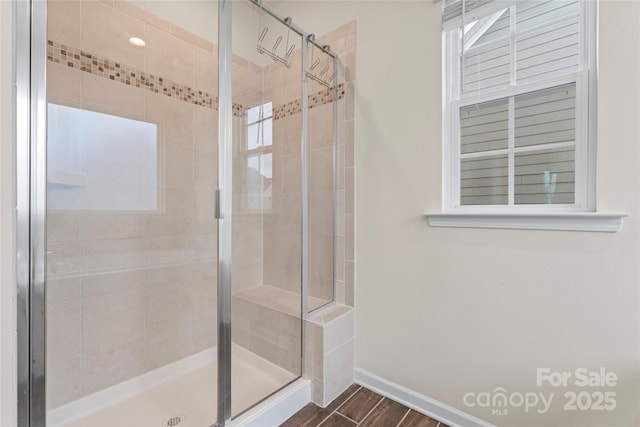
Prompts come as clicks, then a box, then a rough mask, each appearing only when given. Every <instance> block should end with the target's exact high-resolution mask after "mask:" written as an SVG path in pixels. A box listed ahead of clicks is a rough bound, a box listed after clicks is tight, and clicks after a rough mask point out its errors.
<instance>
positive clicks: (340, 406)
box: [316, 386, 362, 427]
mask: <svg viewBox="0 0 640 427" xmlns="http://www.w3.org/2000/svg"><path fill="white" fill-rule="evenodd" d="M360 390H362V386H359V387H358V389H357V390H356V391H354V392H353V393H351V394H350V395H349V397H347V398H346V399H345V400H344V402H342V403H341V404H340V405H338V407H337V408H336V409H334V410H333V412H331V413H330V414H329V415H327V416H326V417H324V418H323V419H322V420H321V421H320V422H319V423H318V424H316V427H319V426H320V425H321V424H322V423H323V422H325V421H327V419H328V418H329V417H330V416H331V415H333V414H335V413H338V409H340V408H342V406H343V405H344V404H345V403H347V402H348V401H349V399H351V398H352V397H353V396H355V394H356V393H357V392H359V391H360ZM340 415H342V414H340ZM354 422H355V421H354ZM356 424H358V423H356Z"/></svg>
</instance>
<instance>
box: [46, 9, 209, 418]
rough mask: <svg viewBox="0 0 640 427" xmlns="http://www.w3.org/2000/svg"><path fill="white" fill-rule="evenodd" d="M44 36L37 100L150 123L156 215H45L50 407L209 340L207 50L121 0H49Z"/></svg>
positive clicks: (185, 353)
mask: <svg viewBox="0 0 640 427" xmlns="http://www.w3.org/2000/svg"><path fill="white" fill-rule="evenodd" d="M48 31H49V33H48V39H49V40H50V43H49V44H50V45H49V61H48V81H47V83H48V97H49V102H52V103H56V104H62V105H67V106H71V107H76V108H82V109H86V110H92V111H97V112H101V113H107V114H111V115H116V116H122V117H127V118H130V119H135V120H141V121H145V122H151V123H155V124H157V131H158V140H157V152H158V158H157V159H156V160H154V159H150V161H157V168H158V179H157V188H156V189H154V191H157V197H158V208H157V210H155V211H146V212H142V211H137V212H136V211H108V212H105V211H103V212H98V211H88V210H83V201H82V199H79V200H77V206H76V207H77V209H70V210H65V211H50V212H49V216H48V251H49V256H48V271H47V274H48V283H47V309H48V313H47V315H48V323H47V326H48V346H47V350H48V351H47V367H48V393H47V394H48V405H49V407H50V408H53V407H57V406H59V405H61V404H64V403H66V402H69V401H72V400H74V399H77V398H79V397H82V396H85V395H88V394H91V393H93V392H96V391H99V390H101V389H104V388H106V387H108V386H110V385H113V384H116V383H120V382H122V381H124V380H127V379H130V378H133V377H135V376H137V375H140V374H142V373H144V372H147V371H150V370H152V369H155V368H158V367H161V366H163V365H166V364H168V363H171V362H173V361H176V360H179V359H181V358H184V357H186V356H189V355H191V354H194V353H197V352H199V351H202V350H205V349H207V348H210V347H212V346H214V345H215V343H216V222H215V219H214V217H213V208H214V207H213V198H212V196H211V195H212V193H213V191H214V189H215V188H216V182H217V112H216V110H215V109H214V107H215V105H214V103H213V100H214V99H215V96H216V95H217V56H216V49H215V46H214V45H213V44H211V43H210V42H207V41H206V40H202V39H199V38H197V37H195V36H193V35H191V34H189V33H187V32H185V31H184V30H182V29H180V28H177V27H175V26H173V25H171V24H169V23H168V22H166V21H162V20H160V19H158V18H156V17H154V16H152V15H150V14H148V13H146V12H144V11H142V10H141V9H138V8H136V7H134V6H132V5H130V4H129V3H127V2H124V1H117V2H109V1H92V0H84V1H50V2H48ZM131 36H138V37H142V38H144V39H145V40H146V41H147V46H146V47H145V48H139V47H135V46H132V45H131V44H129V42H128V38H129V37H131ZM169 95H170V96H169ZM122 155H123V156H127V153H126V152H123V153H122ZM132 185H135V183H132Z"/></svg>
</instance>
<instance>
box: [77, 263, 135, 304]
mask: <svg viewBox="0 0 640 427" xmlns="http://www.w3.org/2000/svg"><path fill="white" fill-rule="evenodd" d="M144 276H145V273H144V270H142V269H140V270H130V271H120V272H115V273H98V274H84V275H83V276H82V279H81V280H82V296H83V297H84V298H85V299H86V298H89V297H93V296H97V295H104V294H109V293H112V292H115V293H123V292H126V291H135V290H142V289H144Z"/></svg>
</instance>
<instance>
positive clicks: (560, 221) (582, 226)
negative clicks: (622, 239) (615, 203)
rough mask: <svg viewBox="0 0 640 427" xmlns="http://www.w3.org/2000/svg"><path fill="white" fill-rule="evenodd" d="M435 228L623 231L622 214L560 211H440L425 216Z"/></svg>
mask: <svg viewBox="0 0 640 427" xmlns="http://www.w3.org/2000/svg"><path fill="white" fill-rule="evenodd" d="M424 215H425V216H426V217H427V218H428V219H429V225H430V226H432V227H472V228H510V229H529V230H567V231H604V232H610V233H614V232H617V231H618V230H620V226H621V225H622V218H624V217H626V216H628V215H626V214H621V213H603V212H558V213H541V212H540V213H524V212H522V213H520V212H516V213H495V212H490V213H481V212H455V213H450V212H438V213H429V212H425V214H424Z"/></svg>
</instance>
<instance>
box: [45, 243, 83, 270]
mask: <svg viewBox="0 0 640 427" xmlns="http://www.w3.org/2000/svg"><path fill="white" fill-rule="evenodd" d="M81 271H82V250H81V245H80V243H52V244H49V245H48V247H47V277H48V278H55V277H59V276H62V275H66V274H73V273H79V272H81Z"/></svg>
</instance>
